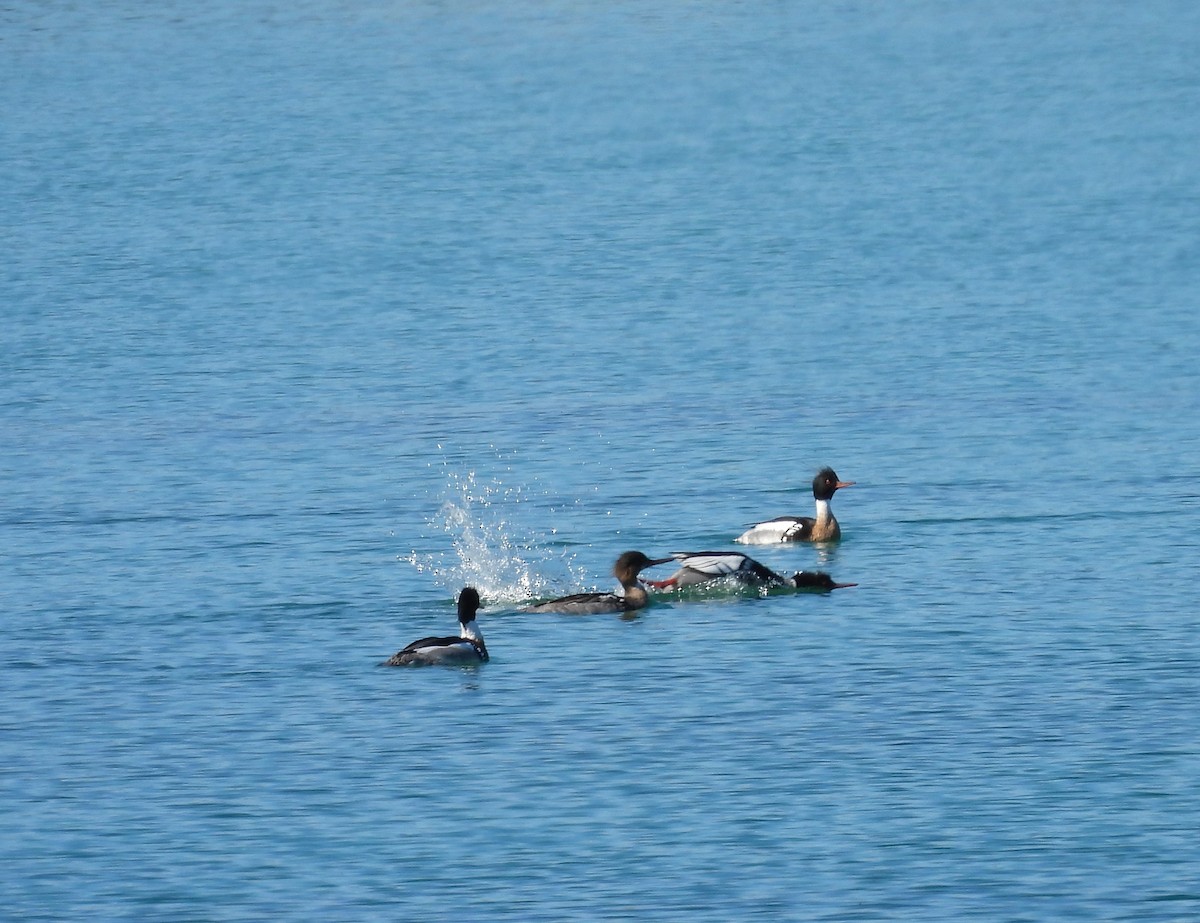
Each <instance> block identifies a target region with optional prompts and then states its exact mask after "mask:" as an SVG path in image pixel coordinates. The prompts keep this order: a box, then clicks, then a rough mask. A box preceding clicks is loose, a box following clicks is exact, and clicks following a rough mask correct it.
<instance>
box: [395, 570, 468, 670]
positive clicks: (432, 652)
mask: <svg viewBox="0 0 1200 923" xmlns="http://www.w3.org/2000/svg"><path fill="white" fill-rule="evenodd" d="M479 609H480V602H479V592H478V591H477V590H476V589H475V588H474V587H470V586H469V587H464V588H463V591H462V592H461V593H459V594H458V624H459V636H458V637H457V638H455V637H452V636H451V637H446V638H422V639H421V640H420V641H414V642H413V643H412V644H410V645H408V647H406V648H404V650H402V651H399V652H397V653H395V654H393V655H392V656H391V657H389V658H388V659H387V660H385V661H384V662H383V663H382V664H380V666H384V667H407V666H419V665H422V664H428V663H480V662H481V661H486V660H487V659H488V652H487V646H486V645H485V644H484V643H483V635H481V634H480V633H479V629H478V628H477V627H476V625H475V613H476V612H478V611H479Z"/></svg>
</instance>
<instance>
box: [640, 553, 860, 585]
mask: <svg viewBox="0 0 1200 923" xmlns="http://www.w3.org/2000/svg"><path fill="white" fill-rule="evenodd" d="M671 557H673V558H674V559H675V560H676V561H678V562H679V564H680V568H679V570H677V571H676V572H675V573H674V574H672V575H671V576H670V577H668V578H667V579H666V580H647V581H646V583H648V584H649V585H650V586H652V587H656V588H657V589H660V590H665V589H682V588H683V587H688V586H695V585H696V584H698V583H707V582H708V581H710V580H720V579H721V578H723V577H728V578H729V579H731V580H735V581H737V582H738V583H745V584H750V585H758V586H779V587H785V586H786V587H795V588H796V589H799V590H816V591H818V592H821V593H828V592H829V591H830V590H840V589H842V588H843V587H851V586H858V584H857V583H835V582H834V580H833V578H832V577H830V576H829V574H827V573H825V572H824V571H819V570H802V571H799V572H798V573H795V574H793V575H792V576H790V577H784V576H782V575H780V574H777V573H775V571H773V570H771V568H769V567H767V566H766V565H765V564H760V563H759V562H758V561H755V560H754V558H751V557H747V556H746V555H744V554H739V553H738V552H736V551H677V552H676V553H675V554H673V555H671Z"/></svg>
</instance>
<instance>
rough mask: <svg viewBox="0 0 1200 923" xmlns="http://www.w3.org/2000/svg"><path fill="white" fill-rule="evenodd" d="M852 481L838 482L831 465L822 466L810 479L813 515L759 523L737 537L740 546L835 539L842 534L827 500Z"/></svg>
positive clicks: (785, 517)
mask: <svg viewBox="0 0 1200 923" xmlns="http://www.w3.org/2000/svg"><path fill="white" fill-rule="evenodd" d="M853 485H854V482H853V481H839V480H838V476H837V473H836V472H834V470H833V469H832V468H822V469H821V470H820V471H818V472H817V476H816V477H815V478H813V485H812V490H813V499H814V500H815V501H816V503H817V516H816V518H815V519H814V518H813V517H811V516H780V517H778V518H776V519H768V520H767V521H766V522H760V523H757V524H755V525H753V526H751V527H750V528H749V529H747V530H746V531H745V532H743V533H742V534H741V535H739V536H738V537H737V538H735V539H734V541H735V542H737V543H738V544H740V545H773V544H776V543H777V542H836V541H837V540H838V539H840V538H841V537H842V529H841V527H840V526H839V525H838V521H837V519H835V518H834V515H833V510H832V509H831V508H830V506H829V503H830V501H831V500H832V499H833V495H834V493H836V492H837V491H838V490H840V489H841V488H843V487H852V486H853Z"/></svg>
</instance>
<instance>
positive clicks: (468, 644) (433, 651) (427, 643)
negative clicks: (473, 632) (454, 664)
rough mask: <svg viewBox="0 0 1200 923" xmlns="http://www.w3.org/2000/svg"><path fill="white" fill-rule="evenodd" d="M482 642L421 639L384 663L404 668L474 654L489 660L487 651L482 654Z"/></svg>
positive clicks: (459, 639)
mask: <svg viewBox="0 0 1200 923" xmlns="http://www.w3.org/2000/svg"><path fill="white" fill-rule="evenodd" d="M481 646H482V642H476V641H473V640H471V639H470V638H460V637H454V636H446V637H440V638H438V637H430V638H421V639H420V640H419V641H414V642H413V643H412V644H409V645H407V646H406V647H405V648H404V649H403V650H400V651H397V652H396V653H395V654H393V655H392V656H391V657H389V658H388V659H387V660H385V661H384V662H383V665H384V666H387V667H403V666H407V665H408V664H412V663H436V662H437V661H439V660H446V659H451V658H458V657H464V656H467V655H468V654H470V653H472V652H474V653H476V654H478V655H479V659H480V660H487V656H486V655H487V649H486V648H484V649H483V651H482V653H480V650H479V649H480V647H481Z"/></svg>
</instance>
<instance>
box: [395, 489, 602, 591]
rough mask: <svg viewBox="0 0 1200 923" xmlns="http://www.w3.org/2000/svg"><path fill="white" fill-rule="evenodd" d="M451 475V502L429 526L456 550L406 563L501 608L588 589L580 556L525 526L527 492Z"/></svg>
mask: <svg viewBox="0 0 1200 923" xmlns="http://www.w3.org/2000/svg"><path fill="white" fill-rule="evenodd" d="M446 475H447V488H446V496H445V498H444V499H443V501H442V504H441V506H440V508H439V509H438V512H437V514H436V515H435V516H433V517H431V518H430V520H429V525H430V526H431V527H433V528H434V529H436V530H439V531H441V532H442V533H444V534H445V535H446V536H448V537H449V539H450V544H451V550H450V551H445V552H437V553H431V554H425V553H421V552H418V551H415V550H414V551H413V552H411V553H410V554H409V555H407V557H405V558H404V560H407V561H408V563H409V564H411V565H412V566H413V567H415V568H416V569H417V570H418V571H419V572H421V573H424V574H429V575H431V576H432V577H433V578H434V579H435V580H436V581H437V582H438V583H439V584H441V585H443V586H445V587H446V588H447V589H449V590H451V591H457V589H458V588H460V587H462V586H466V585H471V586H474V587H476V588H477V589H478V590H479V592H480V594H481V595H482V596H483V597H484V599H485V600H488V601H501V602H518V601H522V600H526V599H529V598H531V597H543V596H552V595H556V594H557V593H559V592H563V588H564V587H576V586H579V585H580V584H581V583H582V581H583V579H584V571H583V569H582V568H580V567H579V566H578V565H576V564H575V555H574V554H573V553H569V552H563V551H555V550H554V549H552V548H550V547H547V542H546V538H545V537H544V536H542V535H539V534H538V533H537V532H535V531H534V530H533V529H531V528H530V527H528V526H526V525H524V524H522V522H521V521H520V520H521V517H522V515H523V513H524V510H525V508H526V506H527V505H528V504H527V501H528V500H530V499H531V498H530V497H529V496H528V495H527V492H526V491H525V489H524V488H522V487H520V486H517V487H510V486H506V485H505V484H503V483H502V482H501V481H499V480H498V479H495V478H492V479H485V478H481V477H480V476H478V475H477V474H476V473H475V472H474V471H468V472H466V473H465V474H463V473H460V472H456V471H453V470H450V469H448V470H447V473H446ZM550 534H551V535H553V534H554V533H553V530H551V532H550Z"/></svg>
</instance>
